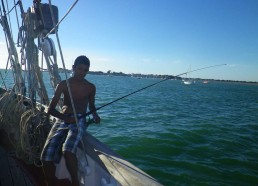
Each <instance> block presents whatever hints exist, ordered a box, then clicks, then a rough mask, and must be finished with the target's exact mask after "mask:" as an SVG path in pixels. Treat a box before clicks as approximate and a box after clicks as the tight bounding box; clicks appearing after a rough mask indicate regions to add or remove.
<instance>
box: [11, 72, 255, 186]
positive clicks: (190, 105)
mask: <svg viewBox="0 0 258 186" xmlns="http://www.w3.org/2000/svg"><path fill="white" fill-rule="evenodd" d="M86 79H88V80H89V81H91V82H92V83H94V84H95V85H96V87H97V93H96V107H100V106H102V105H105V104H107V103H109V102H111V101H113V100H116V99H118V98H120V97H122V96H124V95H127V94H129V93H131V92H134V91H135V90H138V89H140V88H143V87H145V86H148V85H150V84H153V83H156V82H158V81H160V79H145V78H142V79H136V78H131V77H118V76H101V75H87V77H86ZM44 82H46V85H49V77H48V76H46V75H45V76H44ZM8 86H11V83H10V84H8ZM48 91H49V94H50V95H52V94H53V91H54V90H53V89H52V88H50V86H49V87H48ZM98 112H99V115H100V116H101V118H102V122H101V124H100V125H91V126H90V127H89V128H88V130H89V132H90V133H91V134H93V135H94V136H95V137H96V138H97V139H99V140H100V141H102V142H104V143H105V144H107V145H108V146H110V147H111V148H112V149H113V150H114V151H116V152H117V153H118V154H120V155H122V156H123V157H124V158H125V159H127V160H129V161H130V162H131V163H133V164H134V165H136V166H137V167H139V168H141V169H142V170H144V171H145V172H147V173H148V174H150V175H151V176H152V177H154V178H156V179H157V180H158V181H159V182H160V183H162V184H163V185H167V186H170V185H225V186H226V185H234V186H237V185H239V186H242V185H258V84H244V83H232V82H215V81H212V82H209V83H208V84H203V83H202V82H196V84H193V85H184V84H183V83H182V82H181V81H177V80H167V81H165V82H162V83H160V84H157V85H155V86H153V87H150V88H148V89H146V90H143V91H141V92H138V93H136V94H134V95H131V96H129V97H126V98H124V99H122V100H119V101H117V102H115V103H113V104H111V105H108V106H106V107H103V108H102V109H100V110H99V111H98Z"/></svg>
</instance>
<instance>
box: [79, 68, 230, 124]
mask: <svg viewBox="0 0 258 186" xmlns="http://www.w3.org/2000/svg"><path fill="white" fill-rule="evenodd" d="M223 65H227V64H219V65H212V66H207V67H203V68H198V69H195V70H191V71H187V72H184V73H181V74H178V75H176V76H170V77H167V78H165V79H163V80H161V81H158V82H156V83H153V84H150V85H148V86H146V87H143V88H141V89H138V90H136V91H134V92H131V93H129V94H127V95H125V96H122V97H120V98H118V99H115V100H114V101H111V102H109V103H107V104H104V105H102V106H100V107H98V108H96V109H94V110H91V111H89V112H87V113H85V114H83V115H81V116H80V117H79V119H80V118H83V117H86V116H88V115H90V114H92V113H93V112H95V111H97V110H99V109H102V108H103V107H106V106H108V105H111V104H113V103H115V102H117V101H119V100H121V99H124V98H126V97H128V96H131V95H133V94H135V93H137V92H140V91H142V90H145V89H147V88H150V87H152V86H154V85H157V84H159V83H162V82H164V81H167V80H169V79H173V78H175V77H178V76H182V75H184V74H189V73H192V72H196V71H200V70H204V69H207V68H213V67H218V66H223Z"/></svg>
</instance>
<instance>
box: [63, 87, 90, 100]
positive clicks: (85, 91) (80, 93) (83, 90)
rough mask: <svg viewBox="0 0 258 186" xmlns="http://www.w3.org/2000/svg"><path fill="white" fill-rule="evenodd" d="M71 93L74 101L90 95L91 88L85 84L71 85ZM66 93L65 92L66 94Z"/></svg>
mask: <svg viewBox="0 0 258 186" xmlns="http://www.w3.org/2000/svg"><path fill="white" fill-rule="evenodd" d="M70 88H71V93H72V95H73V97H74V98H75V99H83V98H86V97H88V96H89V95H90V92H91V88H90V86H87V85H85V84H71V85H70ZM67 93H68V91H67V92H66V94H67Z"/></svg>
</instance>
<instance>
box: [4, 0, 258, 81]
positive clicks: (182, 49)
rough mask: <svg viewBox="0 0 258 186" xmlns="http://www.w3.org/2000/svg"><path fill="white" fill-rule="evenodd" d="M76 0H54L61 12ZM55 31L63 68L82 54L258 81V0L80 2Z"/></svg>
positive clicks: (160, 70)
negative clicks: (62, 58)
mask: <svg viewBox="0 0 258 186" xmlns="http://www.w3.org/2000/svg"><path fill="white" fill-rule="evenodd" d="M22 2H23V4H24V7H28V6H29V5H30V3H31V2H32V0H31V1H28V0H26V1H25V0H23V1H22ZM42 2H43V3H45V2H47V1H46V0H45V1H44V0H42ZM73 2H74V1H68V0H65V1H60V0H52V4H55V5H58V7H59V17H60V18H61V17H62V16H63V15H64V14H65V13H66V11H67V10H68V9H69V7H70V6H71V5H72V4H73ZM26 9H27V8H25V10H26ZM0 33H1V35H0V39H1V43H2V42H4V39H3V32H0ZM59 37H60V40H61V45H62V50H63V53H64V58H65V64H66V67H67V68H68V69H71V66H72V63H73V61H74V59H75V58H76V57H77V56H78V55H81V54H84V55H87V56H88V57H89V58H90V59H91V63H92V65H91V70H92V71H103V72H106V71H108V70H111V71H116V72H124V73H142V74H168V75H177V74H181V73H183V72H186V71H187V70H189V69H191V70H194V69H197V68H202V67H205V66H210V65H217V64H224V63H226V64H228V65H227V66H221V67H216V68H211V69H206V70H202V71H198V72H194V73H192V74H191V77H199V78H212V79H224V80H241V81H257V82H258V0H112V1H107V0H79V1H78V3H77V4H76V6H75V7H74V9H73V10H72V11H71V13H70V14H69V15H68V17H67V18H66V19H65V20H64V21H63V23H62V24H61V25H60V27H59ZM51 38H53V39H54V40H55V37H54V35H53V36H51ZM56 48H57V45H56ZM0 55H2V51H1V54H0ZM59 67H62V64H61V62H59Z"/></svg>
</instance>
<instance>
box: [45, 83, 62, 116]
mask: <svg viewBox="0 0 258 186" xmlns="http://www.w3.org/2000/svg"><path fill="white" fill-rule="evenodd" d="M62 86H63V85H62V83H60V84H58V85H57V87H56V90H55V93H54V96H53V98H52V100H51V102H50V104H49V106H48V112H47V113H48V114H50V115H52V116H54V117H57V118H59V119H61V120H65V115H64V114H62V113H60V112H59V111H58V110H56V105H57V104H58V102H59V99H60V97H61V94H62V92H63V91H62Z"/></svg>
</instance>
